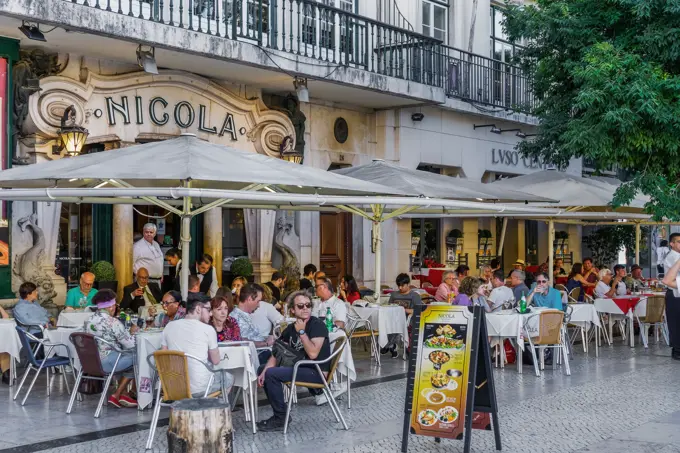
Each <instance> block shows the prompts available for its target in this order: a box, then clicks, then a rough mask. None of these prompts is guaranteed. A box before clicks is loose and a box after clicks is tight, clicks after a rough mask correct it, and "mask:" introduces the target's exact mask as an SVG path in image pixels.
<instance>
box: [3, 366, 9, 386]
mask: <svg viewBox="0 0 680 453" xmlns="http://www.w3.org/2000/svg"><path fill="white" fill-rule="evenodd" d="M2 383H3V384H7V385H9V370H7V371H5V372H4V373H2Z"/></svg>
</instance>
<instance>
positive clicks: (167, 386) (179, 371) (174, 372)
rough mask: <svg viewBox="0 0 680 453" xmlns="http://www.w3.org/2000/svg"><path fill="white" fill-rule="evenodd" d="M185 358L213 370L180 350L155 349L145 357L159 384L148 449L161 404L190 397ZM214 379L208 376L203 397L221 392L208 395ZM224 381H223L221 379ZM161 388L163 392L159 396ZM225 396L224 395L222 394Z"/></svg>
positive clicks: (147, 443) (151, 442) (151, 441)
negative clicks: (155, 373)
mask: <svg viewBox="0 0 680 453" xmlns="http://www.w3.org/2000/svg"><path fill="white" fill-rule="evenodd" d="M187 358H189V359H192V360H195V361H197V362H199V363H200V364H201V365H203V366H205V367H206V368H207V369H208V370H209V371H210V372H214V370H213V369H212V367H211V366H210V365H208V364H207V363H205V362H204V361H202V360H201V359H199V358H198V357H194V356H192V355H189V354H185V353H183V352H181V351H167V350H165V351H155V352H153V353H152V354H149V355H148V356H147V357H146V361H147V362H148V363H149V366H150V367H151V369H153V370H155V371H156V372H157V373H158V377H159V379H160V381H161V382H160V383H161V385H156V406H155V407H154V409H153V416H152V418H151V426H150V427H149V437H148V438H147V440H146V449H147V450H150V449H151V448H152V446H153V438H154V435H155V434H156V426H158V417H159V415H160V412H161V406H166V407H167V406H170V405H171V404H172V403H173V402H175V401H180V400H185V399H189V398H192V394H191V385H190V382H189V363H188V361H187ZM214 379H215V375H214V374H213V375H212V376H210V380H209V381H208V386H207V387H206V389H205V393H204V394H203V398H209V397H215V396H217V395H219V394H220V393H222V392H215V393H212V394H210V395H208V391H209V390H210V387H212V383H213V381H214ZM223 382H224V381H223ZM161 388H162V389H163V394H162V398H161ZM224 397H225V398H226V396H224Z"/></svg>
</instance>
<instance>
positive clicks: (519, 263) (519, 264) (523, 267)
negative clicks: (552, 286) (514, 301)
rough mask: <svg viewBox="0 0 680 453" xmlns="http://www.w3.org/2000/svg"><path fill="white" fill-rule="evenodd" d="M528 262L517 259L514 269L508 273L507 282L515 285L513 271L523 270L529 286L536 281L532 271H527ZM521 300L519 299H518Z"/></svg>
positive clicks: (525, 280) (525, 281) (526, 283)
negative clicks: (512, 280) (512, 278)
mask: <svg viewBox="0 0 680 453" xmlns="http://www.w3.org/2000/svg"><path fill="white" fill-rule="evenodd" d="M526 267H527V263H526V262H525V261H524V260H522V259H519V258H518V259H517V261H515V262H514V263H513V265H512V270H511V271H510V272H509V273H508V278H507V279H506V282H507V283H509V284H510V286H513V284H512V282H511V281H510V280H511V277H512V272H513V271H522V273H523V274H524V284H525V285H526V286H527V288H530V287H531V285H532V284H533V283H534V275H533V274H532V273H531V272H527V271H526ZM518 300H519V299H518Z"/></svg>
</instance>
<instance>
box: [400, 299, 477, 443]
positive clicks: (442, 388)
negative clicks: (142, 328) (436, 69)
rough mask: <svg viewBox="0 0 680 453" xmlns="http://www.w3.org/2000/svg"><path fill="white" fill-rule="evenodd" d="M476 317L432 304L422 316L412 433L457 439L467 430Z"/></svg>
mask: <svg viewBox="0 0 680 453" xmlns="http://www.w3.org/2000/svg"><path fill="white" fill-rule="evenodd" d="M472 326H473V314H472V313H471V312H470V311H469V310H468V307H464V306H460V307H459V306H450V305H432V306H427V307H426V308H424V309H423V311H422V313H421V316H420V324H419V329H418V330H419V335H418V340H417V341H418V345H419V347H418V354H417V357H416V368H415V377H414V382H413V407H412V412H411V431H412V432H413V433H414V434H419V435H425V436H434V437H438V438H442V437H444V438H457V437H459V436H460V435H461V434H463V431H464V430H465V426H464V421H465V413H466V412H465V409H466V408H465V404H466V400H467V392H468V376H469V371H470V351H471V349H472V348H471V347H470V346H471V345H472V337H473V336H472V332H473V329H472Z"/></svg>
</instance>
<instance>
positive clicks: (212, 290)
mask: <svg viewBox="0 0 680 453" xmlns="http://www.w3.org/2000/svg"><path fill="white" fill-rule="evenodd" d="M212 263H213V258H212V256H210V255H208V254H207V253H205V254H203V256H201V257H200V258H199V259H198V261H197V262H196V266H195V268H194V269H193V270H192V271H191V273H192V274H194V275H195V276H196V277H198V282H199V285H200V291H201V292H202V293H203V294H207V295H208V296H210V297H215V295H216V294H217V288H218V285H217V272H216V271H215V267H214V266H213V265H212Z"/></svg>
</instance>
